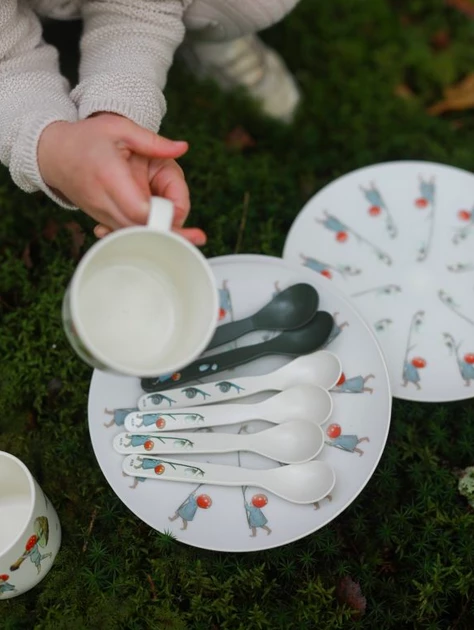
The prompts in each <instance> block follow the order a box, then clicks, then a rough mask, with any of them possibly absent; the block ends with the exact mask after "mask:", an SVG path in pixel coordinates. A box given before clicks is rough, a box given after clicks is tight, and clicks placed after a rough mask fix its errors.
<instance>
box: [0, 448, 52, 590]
mask: <svg viewBox="0 0 474 630" xmlns="http://www.w3.org/2000/svg"><path fill="white" fill-rule="evenodd" d="M60 545H61V526H60V524H59V519H58V515H57V514H56V511H55V509H54V507H53V506H52V505H51V502H50V501H49V499H48V498H47V497H46V495H45V494H44V492H43V491H42V490H41V488H40V487H39V485H38V484H37V483H36V481H35V480H34V479H33V477H32V475H31V473H30V471H29V470H28V468H27V467H26V466H25V464H23V462H21V461H20V460H19V459H18V458H16V457H14V456H13V455H11V454H10V453H5V452H4V451H0V600H2V599H8V598H10V597H16V596H17V595H21V594H22V593H24V592H25V591H29V590H30V589H31V588H33V587H34V586H36V584H38V582H40V581H41V580H42V579H43V578H44V576H45V575H46V574H47V573H48V571H49V570H50V568H51V566H52V565H53V562H54V559H55V558H56V555H57V553H58V551H59V547H60Z"/></svg>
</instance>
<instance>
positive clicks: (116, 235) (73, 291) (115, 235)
mask: <svg viewBox="0 0 474 630" xmlns="http://www.w3.org/2000/svg"><path fill="white" fill-rule="evenodd" d="M137 233H144V234H159V235H160V236H165V237H166V238H172V239H174V240H175V241H177V242H178V243H180V244H181V245H184V246H185V247H186V248H187V249H188V250H189V251H190V252H191V253H192V254H193V256H194V257H195V258H196V259H197V260H198V261H199V263H200V265H201V269H202V270H203V271H204V272H205V274H206V277H207V279H208V281H209V282H210V285H211V287H212V289H213V291H212V299H213V302H214V304H213V309H212V310H213V313H214V317H213V319H212V321H211V322H210V324H209V326H208V329H207V332H206V334H205V335H204V336H203V339H202V341H201V343H200V344H199V346H198V348H197V349H196V351H195V352H194V353H193V355H192V356H191V357H190V358H189V359H187V360H186V361H187V363H190V362H192V361H194V360H195V359H196V358H197V357H198V356H199V355H200V354H201V353H202V352H204V350H205V349H206V347H207V346H208V344H209V342H210V341H211V339H212V336H213V334H214V331H215V329H216V326H217V324H218V319H219V312H218V311H219V308H218V306H219V299H218V294H217V287H216V283H215V278H214V275H213V273H212V269H211V267H210V265H209V263H208V261H207V258H206V257H205V256H204V254H203V253H202V252H201V251H200V250H199V249H198V248H197V247H196V246H194V245H192V244H191V243H190V242H189V241H187V240H186V239H185V238H184V237H182V236H181V235H180V234H176V232H172V231H171V230H158V229H154V228H151V227H150V226H147V225H135V226H131V227H126V228H121V229H119V230H116V231H115V232H112V234H108V235H107V236H105V237H104V239H103V240H101V241H97V242H96V243H94V244H93V245H92V247H91V248H90V249H89V250H88V251H87V252H86V253H85V254H84V256H83V257H82V259H81V260H80V261H79V264H78V266H77V268H76V271H75V273H74V275H73V277H72V280H71V283H70V285H69V294H70V298H69V299H70V301H71V308H70V311H71V318H72V321H73V324H74V326H75V327H76V329H77V332H78V336H79V338H80V339H81V342H82V343H83V344H84V345H85V347H86V348H87V350H88V351H89V352H90V354H91V355H92V356H93V357H94V359H96V360H97V361H98V362H100V363H101V364H103V365H104V367H105V368H106V369H109V370H113V371H114V372H115V373H117V374H120V375H125V376H135V377H138V378H142V377H145V378H146V377H152V376H156V375H157V374H159V373H161V374H167V373H168V372H174V371H176V370H178V369H180V368H182V367H183V365H182V364H181V362H180V363H179V364H175V365H173V364H170V365H168V366H166V365H165V366H164V367H163V368H159V369H158V370H156V369H153V370H133V369H132V370H130V369H129V368H127V369H124V368H123V367H122V366H120V365H118V364H116V363H114V362H113V361H111V360H110V359H109V358H108V357H106V356H105V355H104V354H103V353H102V352H100V350H98V349H96V348H95V347H94V346H93V344H92V343H91V342H90V340H89V338H88V335H87V334H86V332H85V330H84V326H83V324H82V322H81V320H80V318H79V317H78V316H77V313H78V291H79V286H80V282H81V279H82V276H83V275H84V273H85V269H86V268H87V266H88V264H89V263H90V262H91V260H92V259H93V258H94V256H95V255H96V254H97V253H98V251H99V250H100V249H101V248H102V247H104V246H105V245H106V243H110V242H112V241H115V240H117V239H120V238H124V237H127V236H130V235H131V234H137ZM94 250H95V251H94ZM187 363H186V364H187Z"/></svg>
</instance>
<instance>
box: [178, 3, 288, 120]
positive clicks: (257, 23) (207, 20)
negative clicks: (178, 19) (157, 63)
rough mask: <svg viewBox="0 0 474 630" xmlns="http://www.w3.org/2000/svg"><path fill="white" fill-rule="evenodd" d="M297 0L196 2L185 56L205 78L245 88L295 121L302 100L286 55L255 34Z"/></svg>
mask: <svg viewBox="0 0 474 630" xmlns="http://www.w3.org/2000/svg"><path fill="white" fill-rule="evenodd" d="M297 3H298V0H194V1H193V2H192V3H191V4H190V6H189V7H188V9H187V11H186V13H185V16H184V22H185V25H186V29H187V40H186V44H185V45H184V46H183V47H182V50H181V52H182V56H183V58H184V60H185V61H186V62H187V64H188V65H189V66H190V67H191V68H192V70H193V71H194V72H195V73H196V74H197V75H198V76H201V77H210V78H213V79H214V80H216V81H217V82H218V83H219V85H220V86H221V87H223V88H224V89H232V88H235V87H244V88H246V90H247V91H248V92H249V94H250V95H251V96H252V97H254V98H255V99H256V100H258V101H259V102H260V104H261V106H262V109H263V111H265V113H267V114H268V115H270V116H273V117H275V118H278V119H280V120H283V121H290V120H291V118H292V117H293V114H294V111H295V109H296V106H297V105H298V102H299V100H300V95H299V90H298V88H297V86H296V83H295V80H294V79H293V77H292V75H291V73H290V72H289V71H288V69H287V67H286V66H285V63H284V62H283V60H282V59H281V57H280V56H279V55H278V54H277V53H276V52H275V51H273V50H272V49H270V48H268V46H265V45H264V44H263V42H261V41H260V40H259V39H258V38H257V37H256V36H255V35H254V33H256V32H257V31H259V30H262V29H264V28H267V27H269V26H271V25H273V24H275V23H276V22H279V21H280V20H281V19H282V18H283V17H285V15H287V14H288V13H289V12H290V11H291V10H292V9H293V8H294V6H295V5H296V4H297Z"/></svg>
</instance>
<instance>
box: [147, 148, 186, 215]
mask: <svg viewBox="0 0 474 630" xmlns="http://www.w3.org/2000/svg"><path fill="white" fill-rule="evenodd" d="M157 166H158V168H156V167H157ZM150 175H151V180H150V187H151V191H152V193H153V194H154V195H158V196H160V197H166V199H169V200H170V201H172V202H173V204H174V207H175V214H174V219H173V225H174V226H176V227H182V226H183V224H184V222H185V221H186V219H187V217H188V214H189V211H190V209H191V201H190V199H189V188H188V185H187V183H186V180H185V179H184V173H183V170H182V168H181V167H180V166H179V164H177V163H176V162H175V161H174V160H164V161H163V162H161V163H160V164H159V165H156V164H153V165H151V168H150Z"/></svg>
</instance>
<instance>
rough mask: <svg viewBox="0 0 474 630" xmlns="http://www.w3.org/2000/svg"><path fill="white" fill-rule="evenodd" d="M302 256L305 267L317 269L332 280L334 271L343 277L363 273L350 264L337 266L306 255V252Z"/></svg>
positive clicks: (317, 271)
mask: <svg viewBox="0 0 474 630" xmlns="http://www.w3.org/2000/svg"><path fill="white" fill-rule="evenodd" d="M300 258H301V260H302V263H301V264H302V265H303V267H307V268H308V269H312V270H313V271H316V273H320V274H321V275H322V276H324V277H325V278H328V280H331V278H332V276H333V273H334V272H335V273H339V274H341V276H342V277H343V278H344V277H345V276H358V275H359V274H360V273H361V270H360V269H357V268H355V267H351V266H349V265H338V266H337V267H336V266H334V265H331V264H329V263H326V262H323V261H322V260H318V259H316V258H312V257H311V256H306V254H300Z"/></svg>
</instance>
